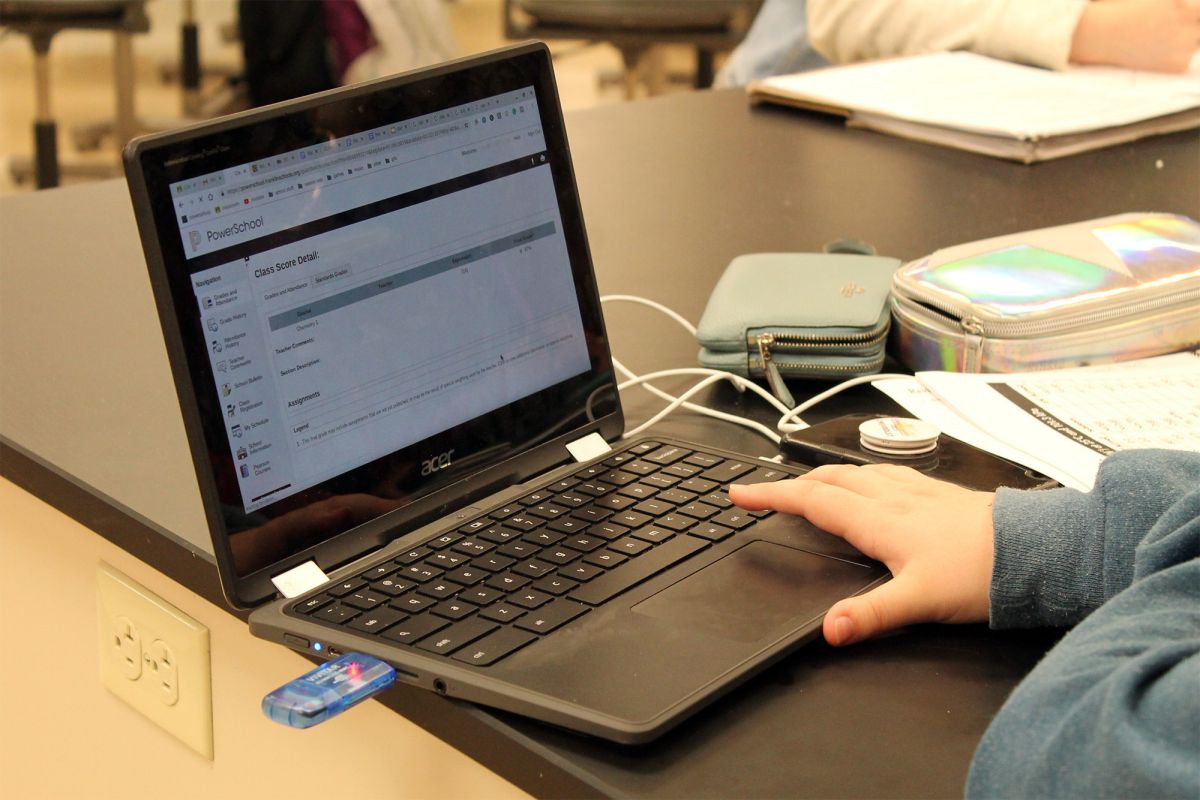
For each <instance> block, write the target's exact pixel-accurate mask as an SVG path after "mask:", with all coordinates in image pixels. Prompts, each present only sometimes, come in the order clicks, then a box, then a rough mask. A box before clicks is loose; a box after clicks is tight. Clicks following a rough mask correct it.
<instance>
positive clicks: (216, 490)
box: [125, 44, 623, 607]
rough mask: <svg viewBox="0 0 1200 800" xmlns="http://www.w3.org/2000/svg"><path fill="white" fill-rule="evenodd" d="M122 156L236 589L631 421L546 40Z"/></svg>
mask: <svg viewBox="0 0 1200 800" xmlns="http://www.w3.org/2000/svg"><path fill="white" fill-rule="evenodd" d="M125 165H126V174H127V177H128V181H129V186H130V193H131V196H132V198H133V204H134V208H135V211H136V215H137V220H138V226H139V229H140V231H141V236H142V243H143V247H144V250H145V253H146V260H147V264H148V267H149V271H150V278H151V284H152V287H153V290H154V295H155V299H156V302H157V305H158V310H159V314H160V317H161V320H162V324H163V330H164V336H165V339H166V345H167V349H168V354H169V356H170V361H171V364H172V369H173V372H174V377H175V382H176V388H177V391H178V393H179V398H180V403H181V408H182V411H183V417H184V423H185V427H186V429H187V433H188V438H189V442H190V444H191V449H192V455H193V460H194V464H195V468H196V473H197V476H198V478H199V483H200V489H201V496H202V498H203V501H204V506H205V513H206V515H207V518H208V522H209V526H210V529H211V531H212V536H213V546H214V550H215V554H216V559H217V563H218V565H219V568H220V573H221V580H222V585H223V587H224V590H225V593H226V595H227V596H228V598H229V600H230V602H232V603H233V604H235V605H238V606H242V607H249V606H253V605H256V604H258V603H260V602H262V601H264V600H266V599H268V598H270V597H272V596H274V595H275V589H274V586H273V585H272V584H271V581H270V579H271V577H272V576H274V575H277V574H278V573H280V572H282V571H285V570H287V569H289V568H291V567H293V566H295V565H297V564H300V563H303V562H306V561H310V560H311V561H315V562H316V563H317V565H318V566H320V567H321V568H322V569H324V570H325V571H329V570H330V569H332V568H334V567H336V566H337V565H339V564H342V563H345V562H347V561H349V560H352V559H354V558H356V557H358V556H360V555H362V554H363V553H365V552H367V551H369V550H371V549H374V548H376V547H379V546H381V545H383V544H385V543H387V542H388V541H390V540H391V539H393V538H395V537H396V536H398V535H402V534H403V533H405V532H407V531H409V530H412V529H413V528H415V527H417V526H418V525H420V524H423V523H425V522H428V521H430V520H432V519H435V518H437V517H438V516H440V515H442V514H444V513H446V512H448V511H449V510H451V509H453V508H456V507H458V506H459V505H462V504H465V503H467V502H470V501H471V500H473V499H476V498H478V497H480V496H482V495H484V494H487V493H490V492H492V491H494V490H496V489H498V488H501V487H503V486H505V485H508V484H511V483H513V482H516V481H520V480H524V479H526V478H528V477H529V476H531V475H533V474H536V473H538V472H540V471H542V470H544V469H547V468H549V467H551V466H553V465H555V464H558V463H561V462H563V461H564V460H566V458H567V457H568V454H567V451H566V449H565V444H566V443H567V442H569V441H572V440H574V439H577V438H580V437H581V436H583V435H586V434H587V433H589V432H599V433H600V434H601V435H602V436H603V437H605V438H606V439H609V440H611V439H615V438H616V437H618V436H619V435H620V433H621V431H622V430H623V420H622V416H621V409H620V405H619V400H618V397H617V393H616V390H615V381H614V376H613V371H612V363H611V357H610V353H609V346H608V341H607V338H606V335H605V330H604V323H603V318H602V316H601V311H600V303H599V298H598V295H597V290H596V285H595V277H594V274H593V271H592V263H591V258H590V255H589V252H588V246H587V240H586V236H585V233H584V228H583V223H582V217H581V211H580V206H579V199H578V195H577V192H576V186H575V180H574V175H573V172H572V168H571V161H570V156H569V151H568V148H567V139H566V133H565V130H564V126H563V120H562V114H561V110H560V108H559V104H558V99H557V91H556V88H555V85H554V76H553V71H552V66H551V62H550V58H549V54H548V51H547V50H546V49H545V47H544V46H542V45H540V44H528V45H520V46H516V47H512V48H506V49H504V50H500V51H496V52H494V53H490V54H485V55H482V56H478V57H474V58H469V59H463V60H460V61H456V62H451V63H449V64H446V65H443V66H440V67H437V68H434V69H432V70H423V71H420V72H418V73H411V74H406V75H401V76H397V77H393V78H387V79H383V80H380V81H376V82H372V83H368V84H363V85H359V86H354V87H347V88H344V89H339V90H334V91H331V92H326V93H323V94H319V95H314V96H311V97H308V98H303V99H300V100H296V101H290V102H286V103H280V104H277V105H274V106H269V107H266V108H263V109H257V110H253V111H250V112H246V113H242V114H238V115H235V116H232V117H227V118H224V119H221V120H217V121H214V122H211V123H206V124H202V125H199V126H195V127H192V128H188V129H186V130H182V131H176V132H171V133H168V134H163V135H157V136H151V137H145V138H141V139H138V140H135V141H134V142H131V143H130V145H129V146H128V147H127V148H126V151H125Z"/></svg>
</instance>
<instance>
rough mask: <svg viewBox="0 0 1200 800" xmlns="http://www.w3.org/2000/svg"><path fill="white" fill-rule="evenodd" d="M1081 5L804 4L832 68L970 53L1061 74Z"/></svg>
mask: <svg viewBox="0 0 1200 800" xmlns="http://www.w3.org/2000/svg"><path fill="white" fill-rule="evenodd" d="M1086 5H1087V2H1086V0H975V1H974V2H971V1H970V0H809V2H808V25H809V36H810V38H811V41H812V44H813V46H814V47H815V48H816V49H817V50H818V51H819V52H820V53H821V54H822V55H824V56H825V57H826V58H828V59H830V60H831V61H834V62H837V63H845V62H851V61H863V60H867V59H875V58H887V57H891V56H900V55H911V54H915V53H927V52H939V51H944V50H970V51H972V52H975V53H979V54H981V55H986V56H992V57H993V58H1002V59H1005V60H1008V61H1019V62H1022V63H1026V64H1033V65H1035V66H1042V67H1049V68H1052V69H1062V68H1064V67H1066V65H1067V61H1068V57H1069V54H1070V49H1071V37H1072V34H1073V32H1074V30H1075V26H1076V23H1077V22H1078V21H1079V18H1080V15H1081V14H1082V13H1083V10H1084V7H1085V6H1086Z"/></svg>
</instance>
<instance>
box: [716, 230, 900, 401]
mask: <svg viewBox="0 0 1200 800" xmlns="http://www.w3.org/2000/svg"><path fill="white" fill-rule="evenodd" d="M899 266H900V261H899V260H898V259H894V258H886V257H884V256H871V255H858V254H849V253H755V254H751V255H744V256H738V257H737V258H735V259H734V260H733V261H731V262H730V263H729V266H728V267H726V268H725V272H724V273H723V274H722V275H721V279H720V280H719V281H717V285H716V287H715V288H714V289H713V291H712V294H711V295H710V296H709V298H708V305H707V306H705V309H704V314H703V316H702V317H701V318H700V325H699V327H698V328H697V331H696V338H697V339H698V340H699V342H700V364H701V366H704V367H709V368H712V369H720V370H725V371H726V372H732V373H734V374H737V375H741V376H743V377H754V378H757V377H765V378H766V379H767V383H768V384H769V385H770V387H771V391H772V392H773V393H774V394H775V396H776V397H778V398H779V399H780V400H782V401H783V402H784V403H785V404H787V405H788V406H789V407H791V406H794V405H795V403H794V401H793V400H792V396H791V393H790V392H789V391H788V388H787V386H786V385H785V383H784V379H785V378H828V379H842V378H848V377H854V376H857V375H869V374H871V373H874V372H878V371H879V370H880V368H881V367H882V366H883V359H884V346H885V344H886V341H887V335H888V327H889V324H890V321H891V315H890V312H889V309H888V305H887V300H888V292H889V290H890V288H891V284H892V273H893V272H895V271H896V268H897V267H899Z"/></svg>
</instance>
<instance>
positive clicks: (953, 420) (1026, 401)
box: [875, 353, 1200, 490]
mask: <svg viewBox="0 0 1200 800" xmlns="http://www.w3.org/2000/svg"><path fill="white" fill-rule="evenodd" d="M914 383H916V384H918V385H919V387H918V386H913V385H911V384H908V382H906V381H879V382H876V384H875V385H876V386H877V387H878V388H879V389H880V390H881V391H883V392H885V393H886V394H888V395H889V396H890V397H892V398H893V399H894V400H896V402H898V403H900V404H901V405H902V406H904V407H905V408H906V409H907V410H908V411H909V412H910V413H912V414H914V415H916V416H918V417H919V418H921V419H925V420H928V421H929V422H932V423H934V424H936V425H939V426H940V427H941V428H942V430H943V431H944V432H945V433H947V434H949V435H950V436H953V437H955V438H957V439H962V440H963V441H965V442H968V443H970V444H973V445H975V446H976V447H980V448H981V449H984V450H988V451H990V452H993V453H995V454H996V455H999V456H1002V457H1004V458H1008V459H1010V460H1012V461H1016V462H1018V463H1020V464H1024V465H1025V466H1028V467H1030V468H1032V469H1036V470H1038V471H1039V472H1042V473H1043V474H1045V475H1049V476H1050V477H1052V478H1054V479H1055V480H1057V481H1058V482H1060V483H1062V484H1063V485H1064V486H1071V487H1073V488H1076V489H1082V490H1088V489H1091V487H1092V484H1093V483H1094V482H1095V479H1096V471H1097V470H1098V469H1099V467H1100V462H1101V461H1103V460H1104V458H1105V456H1106V455H1108V454H1109V453H1111V452H1113V451H1116V450H1127V449H1133V448H1142V447H1158V448H1166V449H1174V450H1196V451H1200V357H1197V354H1195V353H1176V354H1173V355H1169V356H1160V357H1157V358H1152V359H1142V360H1138V361H1126V362H1121V363H1117V364H1108V365H1102V366H1096V367H1081V368H1076V369H1063V370H1049V371H1046V372H1030V373H1010V374H964V373H953V372H919V373H917V375H916V378H915V379H914ZM898 384H908V385H898ZM920 388H923V389H925V390H927V391H926V392H924V393H922V392H921V391H919V389H920Z"/></svg>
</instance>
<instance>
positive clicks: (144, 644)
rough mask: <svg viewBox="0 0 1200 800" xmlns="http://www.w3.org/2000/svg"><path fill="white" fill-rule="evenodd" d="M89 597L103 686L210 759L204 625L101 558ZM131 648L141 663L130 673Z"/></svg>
mask: <svg viewBox="0 0 1200 800" xmlns="http://www.w3.org/2000/svg"><path fill="white" fill-rule="evenodd" d="M96 599H97V603H96V608H97V621H98V628H99V632H100V677H101V680H102V682H103V683H104V686H105V687H106V688H107V689H108V690H109V691H110V692H112V693H113V694H115V695H116V696H117V697H119V698H121V699H122V700H124V701H125V702H126V703H128V704H129V705H131V706H133V708H135V709H137V710H138V711H140V712H141V713H142V714H143V715H144V716H146V717H148V718H149V719H150V720H152V721H153V722H155V723H156V724H157V725H159V726H160V727H161V728H163V729H164V730H166V731H167V732H169V733H171V734H173V735H174V736H175V737H176V738H178V739H179V740H180V741H182V742H183V743H185V744H186V745H188V746H189V747H191V748H192V749H193V750H195V751H196V752H197V753H199V754H200V755H202V756H204V757H205V758H207V759H209V760H212V757H213V728H212V667H211V656H210V650H209V647H210V645H209V634H208V628H207V627H206V626H204V625H202V624H200V623H199V622H197V621H196V620H194V619H192V618H191V617H190V616H188V615H187V614H185V613H183V612H182V611H180V610H179V609H178V608H176V607H175V606H173V605H171V604H170V603H168V602H167V601H165V600H163V599H162V598H161V597H159V596H158V595H156V594H154V593H153V592H151V591H150V590H149V589H147V588H146V587H144V586H142V585H141V584H140V583H138V582H137V581H135V580H133V579H132V578H130V577H129V576H128V575H125V574H123V573H121V572H120V571H119V570H117V569H115V568H113V567H112V566H109V565H108V564H105V563H103V562H101V563H100V565H99V567H98V568H97V570H96ZM130 626H132V630H131V629H130ZM131 634H132V635H131ZM131 640H136V642H137V644H136V645H134V644H133V643H132V641H131ZM131 647H136V648H137V652H136V653H135V654H134V655H135V656H136V657H137V658H139V659H140V660H141V670H140V673H139V674H138V675H137V676H136V677H133V678H131V677H129V676H130V674H131V672H132V671H131V669H130V667H129V663H128V659H129V658H130V657H131Z"/></svg>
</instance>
